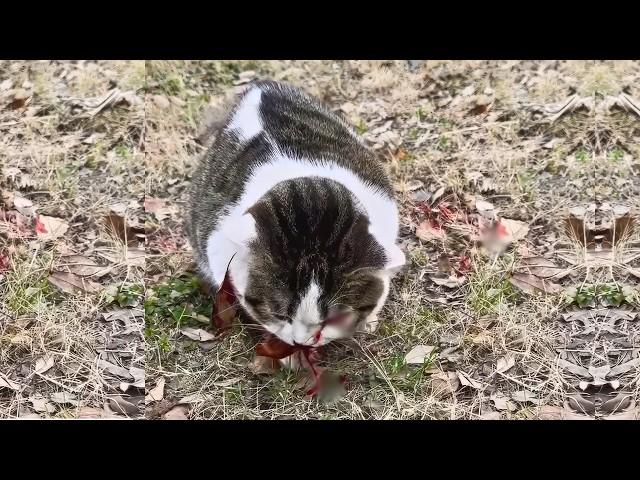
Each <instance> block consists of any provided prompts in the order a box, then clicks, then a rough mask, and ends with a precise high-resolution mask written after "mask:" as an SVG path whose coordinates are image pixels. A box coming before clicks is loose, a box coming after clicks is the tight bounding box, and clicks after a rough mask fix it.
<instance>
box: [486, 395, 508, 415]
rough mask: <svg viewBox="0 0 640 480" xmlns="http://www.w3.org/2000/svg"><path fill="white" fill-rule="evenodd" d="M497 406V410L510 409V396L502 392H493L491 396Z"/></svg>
mask: <svg viewBox="0 0 640 480" xmlns="http://www.w3.org/2000/svg"><path fill="white" fill-rule="evenodd" d="M489 398H490V399H491V401H492V402H493V404H494V405H495V407H496V410H501V411H502V410H509V397H507V396H506V395H505V394H504V393H502V392H495V393H492V394H491V396H490V397H489Z"/></svg>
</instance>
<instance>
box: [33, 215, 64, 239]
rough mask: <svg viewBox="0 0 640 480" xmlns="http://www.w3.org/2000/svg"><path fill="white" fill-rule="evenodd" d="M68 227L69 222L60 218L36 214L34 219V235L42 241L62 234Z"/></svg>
mask: <svg viewBox="0 0 640 480" xmlns="http://www.w3.org/2000/svg"><path fill="white" fill-rule="evenodd" d="M68 229H69V224H68V223H67V222H65V221H64V220H62V219H60V218H56V217H48V216H46V215H38V217H37V219H36V236H37V237H38V238H39V239H40V240H42V241H43V242H46V241H49V240H55V239H57V238H59V237H61V236H63V235H64V234H65V233H67V230H68Z"/></svg>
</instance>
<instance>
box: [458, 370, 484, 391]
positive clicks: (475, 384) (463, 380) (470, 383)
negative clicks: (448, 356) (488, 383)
mask: <svg viewBox="0 0 640 480" xmlns="http://www.w3.org/2000/svg"><path fill="white" fill-rule="evenodd" d="M456 373H457V374H458V378H459V379H460V384H461V385H464V386H465V387H471V388H475V389H476V390H480V389H481V388H482V383H481V382H479V381H477V380H475V379H473V378H471V377H470V376H469V375H468V374H466V373H464V372H463V371H462V370H458V371H457V372H456Z"/></svg>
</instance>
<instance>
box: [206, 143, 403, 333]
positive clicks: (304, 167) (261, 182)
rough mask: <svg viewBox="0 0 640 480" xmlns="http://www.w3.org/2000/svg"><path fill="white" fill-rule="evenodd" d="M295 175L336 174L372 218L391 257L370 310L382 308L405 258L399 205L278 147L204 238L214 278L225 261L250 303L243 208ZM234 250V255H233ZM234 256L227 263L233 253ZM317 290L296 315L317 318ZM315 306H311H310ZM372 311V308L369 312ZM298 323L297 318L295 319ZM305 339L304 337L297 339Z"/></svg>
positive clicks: (249, 231)
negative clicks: (381, 289) (398, 240)
mask: <svg viewBox="0 0 640 480" xmlns="http://www.w3.org/2000/svg"><path fill="white" fill-rule="evenodd" d="M299 177H321V178H328V179H331V180H334V181H336V182H338V183H341V184H342V185H344V186H345V187H346V188H347V189H349V191H350V192H352V193H353V195H354V196H355V197H356V199H357V200H358V202H359V204H360V206H361V208H363V209H364V210H365V212H366V214H367V216H368V218H369V220H370V225H369V232H370V233H371V234H372V235H373V237H374V238H375V239H376V240H377V241H378V243H379V244H380V245H381V246H382V247H383V248H384V250H385V253H386V255H387V257H388V259H389V261H388V262H387V265H386V266H385V268H386V269H387V270H388V274H387V275H385V279H383V280H384V281H385V282H386V283H385V295H384V296H383V298H381V299H380V301H379V303H378V306H377V307H376V309H375V310H374V312H375V313H376V314H377V312H378V311H379V310H380V309H381V308H382V305H383V304H384V299H385V298H386V292H387V291H388V284H389V275H390V274H391V273H392V272H393V270H396V269H397V268H399V267H400V266H402V265H403V264H404V262H405V257H404V254H403V253H402V251H401V250H400V248H399V247H398V246H397V245H396V244H395V240H396V237H397V235H398V223H399V221H398V211H397V207H396V205H395V202H394V201H393V200H392V199H390V198H389V197H387V196H386V195H385V194H384V193H382V192H380V191H378V190H377V189H375V188H374V187H372V186H369V185H367V184H366V183H365V182H364V181H363V180H362V179H361V178H360V177H358V176H357V175H356V174H355V173H353V172H352V171H350V170H348V169H346V168H344V167H341V166H339V165H337V164H335V163H333V162H321V161H311V160H309V159H294V158H291V157H288V156H286V155H284V154H282V153H280V152H279V153H276V154H275V155H274V156H273V157H272V158H271V161H270V162H268V163H265V164H262V165H260V166H259V167H258V168H256V169H254V170H253V172H252V173H251V176H250V177H249V179H248V181H247V183H246V185H245V188H244V192H243V194H242V196H241V197H240V200H239V201H238V202H237V203H236V204H235V205H233V206H231V207H230V209H229V210H228V213H227V215H225V216H224V217H222V218H221V219H220V222H219V223H218V226H217V228H216V229H215V230H214V231H213V232H212V233H211V235H210V236H209V239H208V241H207V259H208V261H209V270H210V276H211V277H212V280H213V281H214V283H216V284H217V285H220V284H221V283H222V281H223V280H224V276H225V273H226V270H227V266H229V272H230V274H231V279H232V281H233V285H234V287H235V288H236V290H237V293H238V294H239V301H240V303H241V304H242V305H243V306H244V307H245V308H248V306H247V305H246V303H245V302H244V299H243V296H244V294H245V292H246V289H247V282H248V277H249V268H250V265H249V261H250V258H249V242H250V241H251V240H252V239H254V238H255V236H256V229H255V222H254V220H253V217H252V216H251V215H250V214H248V213H246V211H247V210H248V209H249V208H250V207H252V206H253V205H254V204H255V203H256V202H257V201H258V200H260V198H262V197H263V196H264V195H265V194H266V193H267V192H268V191H269V190H271V189H272V188H273V187H274V186H275V185H277V184H278V183H280V182H282V181H285V180H290V179H294V178H299ZM234 255H235V256H234ZM232 257H233V261H232V262H231V264H230V265H229V262H230V260H231V258H232ZM314 295H315V298H316V299H317V295H319V292H315V291H314V292H309V293H308V294H307V297H305V298H306V300H305V302H306V303H305V307H304V308H303V309H302V310H300V309H299V311H300V315H302V312H305V314H306V315H309V317H308V318H307V320H306V322H307V323H311V322H312V321H314V322H316V323H317V324H319V323H320V322H321V319H320V318H319V316H320V314H319V313H318V312H317V301H316V304H315V305H313V301H312V297H313V296H314ZM314 309H315V311H314ZM372 315H373V313H372ZM296 323H298V322H297V321H296V322H294V324H296ZM280 329H281V330H279V331H275V330H277V327H276V326H275V325H274V326H273V327H272V328H268V330H270V331H271V332H272V333H274V334H276V335H278V337H280V338H281V339H282V340H283V341H286V342H288V343H290V344H292V342H293V341H294V340H295V341H298V340H299V339H300V340H306V338H303V337H306V336H312V334H309V335H308V332H307V333H301V332H302V330H301V329H300V328H297V329H296V330H295V331H294V329H295V327H292V326H291V325H290V324H289V326H288V327H284V326H281V327H280ZM298 343H303V342H298Z"/></svg>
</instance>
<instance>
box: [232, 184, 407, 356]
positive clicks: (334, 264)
mask: <svg viewBox="0 0 640 480" xmlns="http://www.w3.org/2000/svg"><path fill="white" fill-rule="evenodd" d="M247 215H249V216H250V218H251V221H252V223H253V225H252V226H253V228H254V229H255V236H254V237H253V239H252V240H251V241H250V242H249V243H248V246H247V251H246V252H245V254H244V256H243V257H241V259H240V260H239V263H238V264H237V265H236V266H235V268H233V269H232V273H233V272H235V274H236V275H242V276H243V280H242V283H243V287H244V288H243V292H240V295H239V300H240V302H241V304H242V305H243V307H244V308H245V310H247V312H248V313H249V314H250V315H251V316H252V317H253V318H254V319H255V320H256V321H257V322H258V323H260V324H261V325H262V326H263V327H264V328H265V329H267V330H268V331H270V332H271V333H273V334H275V335H276V336H278V337H279V338H280V339H281V340H283V341H285V342H287V343H289V344H291V345H293V344H300V345H316V346H320V345H324V344H326V343H329V342H330V341H333V340H336V339H338V338H344V337H348V336H351V335H352V334H353V333H354V332H355V331H356V330H358V329H359V328H362V327H364V325H365V323H366V322H367V320H368V319H369V320H371V319H374V318H375V317H376V315H377V313H378V312H379V310H380V309H381V308H382V306H383V304H384V301H385V299H386V296H387V293H388V290H389V282H390V278H391V276H392V275H393V273H394V272H395V271H396V270H397V269H398V268H399V267H400V266H401V265H402V264H403V263H404V255H403V254H402V252H401V251H400V249H399V248H398V247H397V246H395V245H393V246H391V247H390V248H389V247H387V248H385V247H383V246H382V245H381V244H380V243H379V242H378V241H377V240H376V238H375V237H374V235H373V234H372V233H370V228H369V227H370V223H369V218H368V217H367V215H366V213H364V212H363V210H362V208H361V206H359V204H358V202H357V201H356V200H355V199H354V197H353V196H352V195H351V193H350V192H349V191H348V190H347V189H346V188H345V187H344V186H342V185H340V184H339V183H337V182H334V181H332V180H326V179H313V180H311V179H295V180H290V181H286V182H282V183H281V184H279V185H277V186H276V187H275V188H273V189H272V190H271V191H269V193H268V194H267V195H265V196H264V197H263V198H262V199H260V201H258V202H257V203H256V204H255V205H253V206H252V207H251V208H250V209H249V210H248V211H247ZM390 250H391V251H390Z"/></svg>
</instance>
